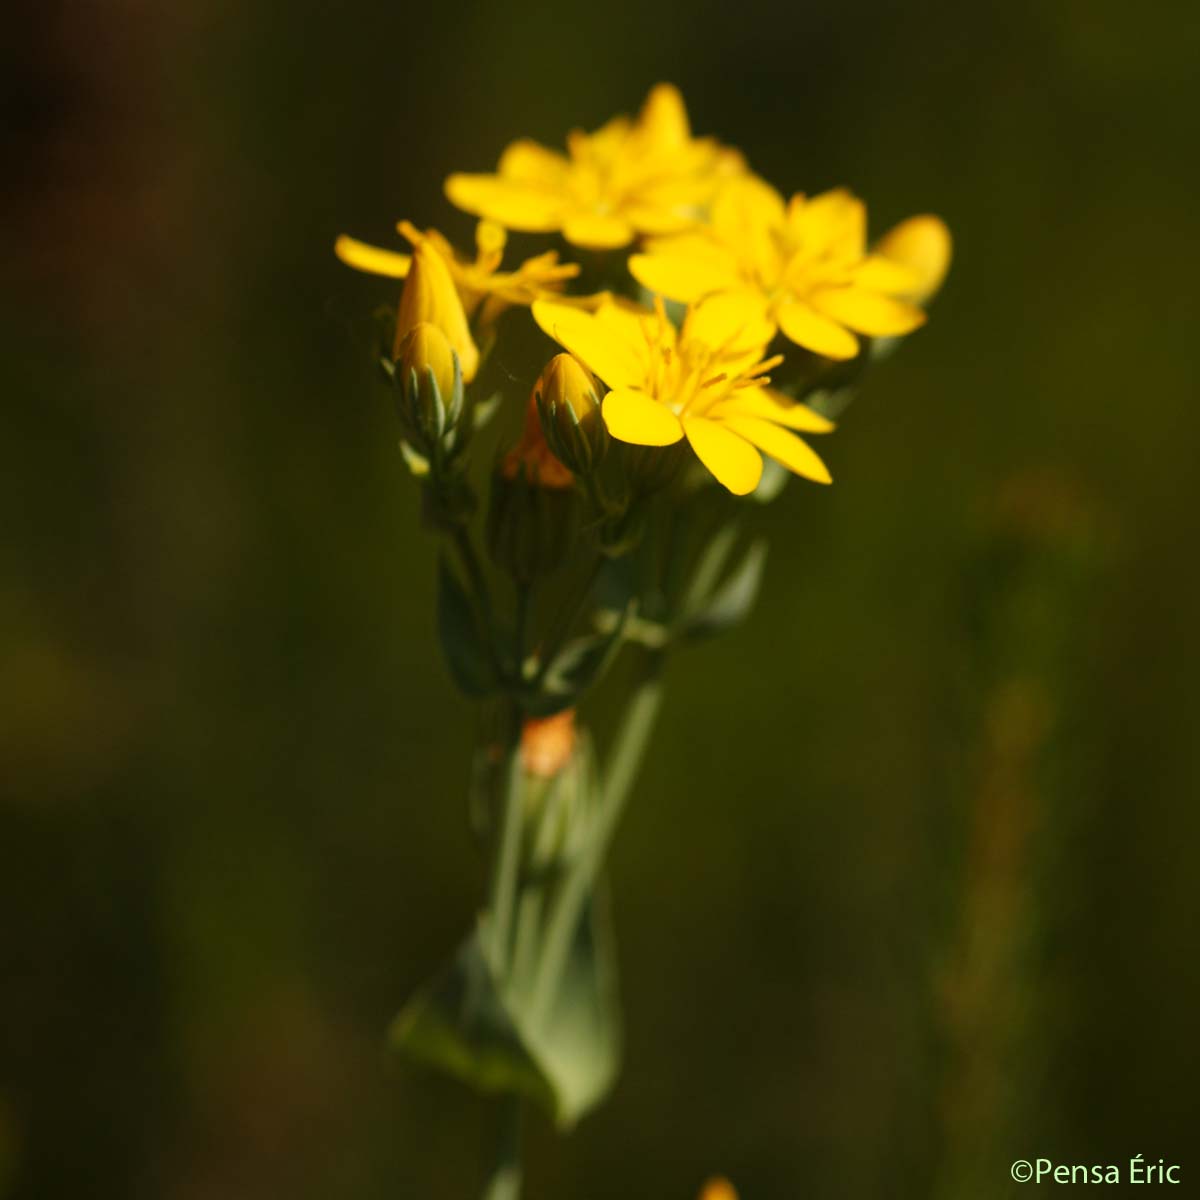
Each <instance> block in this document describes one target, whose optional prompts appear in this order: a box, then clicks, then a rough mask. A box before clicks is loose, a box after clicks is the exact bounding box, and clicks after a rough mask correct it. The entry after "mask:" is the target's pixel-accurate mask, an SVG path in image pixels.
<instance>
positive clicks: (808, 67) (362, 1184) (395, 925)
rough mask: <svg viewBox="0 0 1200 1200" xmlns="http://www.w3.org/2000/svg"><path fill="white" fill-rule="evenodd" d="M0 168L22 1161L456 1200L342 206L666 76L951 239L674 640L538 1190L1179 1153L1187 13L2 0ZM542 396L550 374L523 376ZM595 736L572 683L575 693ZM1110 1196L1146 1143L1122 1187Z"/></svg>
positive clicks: (801, 1183) (420, 650) (450, 804)
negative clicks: (622, 1049) (918, 323)
mask: <svg viewBox="0 0 1200 1200" xmlns="http://www.w3.org/2000/svg"><path fill="white" fill-rule="evenodd" d="M6 25H7V26H8V27H9V29H8V31H9V33H10V35H11V36H10V37H9V38H7V39H6V41H5V48H4V50H3V72H2V75H0V79H2V83H0V89H2V90H3V94H4V142H5V144H4V147H3V161H4V171H5V176H6V182H7V184H8V186H7V187H6V188H5V189H4V190H3V195H2V197H0V216H2V219H3V228H4V238H5V243H6V249H5V253H4V263H5V268H6V275H7V282H6V286H5V288H4V293H3V297H2V299H0V305H2V306H3V319H2V320H0V380H3V397H4V400H3V404H2V405H0V503H2V506H3V511H4V513H5V515H6V519H5V521H4V529H5V533H4V538H3V550H2V551H0V571H2V574H0V647H2V649H0V681H2V686H0V706H2V708H0V713H2V716H0V913H2V914H3V915H2V916H0V1196H2V1197H4V1198H5V1200H7V1198H9V1197H12V1198H20V1200H26V1198H28V1200H33V1198H35V1197H37V1198H42V1197H47V1198H49V1197H69V1196H70V1197H78V1196H83V1195H86V1196H89V1197H122V1198H139V1197H168V1198H171V1200H207V1198H209V1197H212V1198H214V1200H215V1198H218V1197H219V1198H221V1200H236V1198H239V1197H265V1196H290V1197H332V1196H337V1197H345V1198H347V1200H350V1198H362V1200H370V1198H373V1197H381V1198H382V1197H389V1198H390V1197H421V1198H424V1197H448V1198H449V1197H459V1196H472V1195H474V1194H475V1190H476V1188H477V1185H478V1180H479V1176H480V1170H481V1167H482V1164H483V1163H484V1162H485V1160H486V1158H487V1155H488V1153H489V1149H490V1144H491V1139H492V1136H493V1122H494V1114H493V1110H492V1107H491V1105H489V1104H487V1103H486V1102H483V1101H481V1100H477V1099H476V1098H474V1097H473V1096H471V1095H469V1094H467V1093H466V1092H465V1091H463V1090H461V1089H460V1088H458V1086H457V1085H455V1084H453V1083H451V1082H449V1081H445V1080H443V1079H441V1078H438V1077H435V1076H433V1075H430V1074H426V1073H422V1072H419V1071H415V1072H405V1071H400V1072H396V1071H395V1070H394V1069H392V1067H390V1066H389V1064H388V1063H387V1062H386V1060H385V1056H384V1054H383V1052H382V1045H381V1043H382V1032H383V1030H384V1028H385V1026H386V1023H387V1022H388V1020H389V1019H390V1017H391V1016H392V1014H393V1013H394V1011H395V1010H396V1009H397V1008H398V1007H399V1005H400V1003H401V1002H402V1001H403V1000H404V999H405V997H406V996H407V995H408V994H409V993H410V992H411V991H412V990H413V988H414V987H415V986H417V985H418V984H419V983H420V982H421V981H422V980H423V979H424V978H425V977H426V976H427V975H428V974H429V973H430V972H431V971H432V970H433V969H434V968H435V967H436V966H437V964H438V963H439V962H440V961H441V960H442V959H443V957H444V956H445V954H446V951H447V950H448V948H449V947H450V946H451V945H452V944H453V943H454V942H455V941H456V940H457V938H458V937H459V935H460V934H461V933H462V931H464V930H465V929H466V928H467V926H468V924H469V923H470V921H471V919H472V914H473V912H474V910H475V907H476V905H477V904H478V902H479V899H480V896H481V889H482V875H483V863H482V862H481V859H480V854H479V850H478V848H477V846H476V845H475V843H474V841H473V840H472V837H471V834H470V831H469V828H468V822H467V818H466V813H465V810H464V799H463V798H464V795H465V789H466V781H467V774H468V756H469V751H470V748H471V744H472V737H473V732H474V731H473V724H472V720H471V718H470V716H469V714H467V713H466V711H465V710H464V707H463V705H462V703H461V702H460V701H459V699H458V698H457V696H456V695H455V694H454V692H453V691H452V688H451V685H450V684H449V682H448V680H447V677H446V675H445V673H444V671H443V669H442V666H441V664H440V663H439V661H438V659H437V652H436V647H435V643H434V639H433V637H432V636H431V632H432V617H431V611H432V581H431V565H432V562H433V555H434V551H433V547H432V545H431V542H430V539H429V537H428V536H427V535H426V534H425V533H424V532H422V531H421V529H420V528H419V525H418V522H417V519H416V516H415V512H414V505H413V500H414V490H413V487H412V484H411V481H410V480H409V479H407V478H406V472H405V471H404V469H403V467H402V464H401V461H400V459H399V456H398V454H397V452H396V430H395V426H394V422H393V418H392V415H391V413H390V412H389V409H388V404H387V401H386V398H385V397H384V395H383V394H382V392H381V391H380V390H379V389H378V388H377V387H376V386H375V384H374V381H373V377H372V372H371V367H370V362H369V354H368V340H369V338H368V329H369V324H370V320H369V317H370V311H371V309H372V308H373V307H374V306H375V305H376V304H378V303H380V302H381V301H384V300H387V299H389V298H391V296H392V293H391V291H390V288H389V287H388V286H387V285H386V284H384V283H383V282H381V281H375V280H370V279H367V278H366V277H363V276H357V275H354V274H353V273H351V272H349V271H347V270H346V269H345V268H343V267H342V266H341V265H340V264H338V263H337V262H336V261H335V260H334V258H333V255H332V253H331V245H332V241H333V238H334V236H335V235H336V234H337V233H338V232H340V231H343V230H345V231H349V232H353V233H355V234H357V235H359V236H361V237H365V238H368V239H372V240H377V241H386V240H387V238H388V237H389V234H390V230H391V228H392V222H393V221H394V220H395V219H396V218H397V217H400V216H409V217H412V218H414V219H415V220H417V221H418V223H421V224H426V223H433V224H437V225H438V226H440V227H442V228H443V229H445V230H446V231H447V232H449V233H451V234H452V235H453V236H456V237H458V238H460V239H464V240H466V239H469V236H470V231H471V224H470V222H469V221H468V220H467V219H466V218H464V217H462V216H461V215H457V214H454V213H453V212H451V211H450V210H449V207H448V205H447V204H446V202H445V201H444V200H443V199H442V197H441V192H440V181H441V179H442V177H443V176H444V175H445V174H446V173H448V172H449V171H451V170H453V169H460V168H466V169H486V168H487V167H488V166H490V165H491V163H492V162H493V161H494V159H495V156H496V155H497V153H498V152H499V150H500V148H501V147H502V146H503V144H504V143H505V142H506V141H507V140H508V139H509V138H511V137H512V136H515V135H517V134H521V133H525V134H530V135H533V136H536V137H539V138H541V139H542V140H545V141H548V142H557V141H558V140H559V139H560V138H561V136H562V134H563V132H564V131H565V130H566V129H567V128H568V127H569V126H571V125H575V124H580V125H585V126H595V125H597V124H599V123H600V122H601V121H602V120H604V119H605V118H606V117H608V116H609V115H610V114H611V113H613V112H616V111H622V110H630V109H633V108H635V107H636V106H637V105H638V104H639V103H640V101H641V98H642V96H643V95H644V93H645V91H646V89H647V88H648V87H649V85H650V84H652V83H654V82H655V81H657V80H659V79H668V80H672V81H674V82H676V83H678V84H679V85H680V86H681V87H682V88H683V89H684V92H685V94H686V96H687V98H688V101H689V105H690V108H691V111H692V116H693V122H694V125H695V127H696V128H697V130H698V131H700V132H705V133H715V134H718V135H720V136H721V137H722V138H724V139H725V140H728V141H732V142H736V143H738V144H740V145H741V146H742V147H743V148H744V150H745V152H746V153H747V155H748V157H749V159H750V161H751V162H752V163H753V164H754V165H755V166H756V167H757V168H758V169H759V170H760V171H761V172H762V173H763V174H765V175H766V176H768V177H769V178H771V179H772V180H773V181H775V182H776V183H777V184H778V185H780V186H781V187H783V188H785V189H787V190H791V189H805V190H809V191H814V190H818V189H820V188H822V187H826V186H830V185H833V184H835V183H846V184H849V185H850V186H852V187H853V188H855V189H856V190H857V191H859V192H860V193H861V194H862V195H864V196H865V197H867V198H868V200H869V203H870V205H871V213H872V220H873V227H874V229H875V230H876V231H882V230H883V229H885V228H886V227H888V226H889V225H890V224H892V223H893V222H894V221H896V220H898V219H899V218H901V217H903V216H906V215H908V214H909V213H911V212H916V211H924V210H934V211H938V212H940V213H941V214H943V215H944V216H945V217H946V219H947V220H948V221H949V223H950V224H951V226H952V227H953V229H954V232H955V235H956V239H957V245H956V249H957V258H956V262H955V265H954V269H953V272H952V274H951V277H950V280H949V283H948V285H947V286H946V288H945V290H944V292H943V294H942V295H941V297H940V298H939V300H938V301H937V303H936V305H935V308H934V311H933V319H932V320H931V322H930V324H929V326H928V328H927V329H926V330H924V331H922V332H921V333H920V334H918V335H916V336H915V337H913V338H912V339H911V340H910V341H909V342H908V344H906V345H905V346H904V347H903V349H902V350H901V352H900V353H899V354H898V355H896V356H895V357H894V358H893V359H891V360H890V361H889V362H888V363H886V364H885V365H883V366H882V367H881V368H880V369H879V370H878V371H876V372H875V373H874V374H873V375H872V377H871V379H870V381H869V383H868V386H867V388H866V390H865V392H864V394H863V395H862V396H861V398H860V399H859V401H858V402H857V403H856V405H855V406H854V407H853V408H852V409H851V410H850V411H849V413H848V414H847V416H846V419H845V420H844V422H843V424H842V426H841V428H840V430H839V432H838V433H837V435H836V436H835V437H834V438H833V439H831V440H829V441H828V442H826V443H825V444H824V445H823V447H822V448H823V450H824V451H827V452H828V458H829V461H830V463H831V465H832V468H833V471H834V474H835V475H836V477H837V479H838V483H837V485H836V486H835V487H833V488H832V489H818V488H814V487H810V486H804V485H795V486H793V487H791V488H790V489H789V491H788V492H787V493H786V495H785V497H784V498H783V499H782V500H781V501H780V502H779V503H777V504H776V505H774V506H773V507H772V508H771V509H770V510H766V511H764V512H762V513H760V514H758V516H757V518H756V519H757V520H758V522H759V524H760V526H761V527H762V528H763V529H765V530H766V531H767V532H769V533H770V535H771V537H772V540H773V547H774V549H773V557H772V561H771V563H770V567H769V575H768V582H767V585H766V589H765V592H764V594H763V596H762V598H761V602H760V607H759V610H758V611H757V613H756V615H755V618H754V620H753V621H752V622H751V623H750V625H749V626H747V627H745V628H744V629H742V630H741V631H739V632H737V633H736V634H735V635H733V636H732V637H730V638H728V639H726V640H725V641H723V642H719V643H713V644H711V645H708V646H706V647H704V648H703V649H698V650H696V651H695V652H694V653H692V654H690V655H688V656H687V657H683V658H680V659H679V660H678V661H677V662H676V663H675V664H674V665H673V667H672V688H673V691H674V696H673V698H672V700H671V702H670V703H669V706H668V708H667V711H666V714H665V718H664V721H663V724H662V728H661V734H660V736H659V738H658V742H657V747H656V750H655V754H654V757H653V761H652V762H651V764H650V766H649V768H648V770H647V772H646V775H645V777H644V779H643V781H642V784H641V787H640V790H639V793H638V795H637V798H636V803H635V805H634V806H633V808H632V809H631V811H630V813H629V816H628V819H627V821H626V824H625V826H624V828H623V830H622V833H621V836H620V839H619V843H618V845H617V847H616V852H615V857H614V862H613V868H612V874H613V876H614V882H615V889H614V891H615V896H616V916H617V921H618V925H619V932H620V938H621V963H622V971H623V989H624V1000H625V1010H626V1020H627V1054H626V1062H625V1069H624V1074H623V1076H622V1079H621V1082H620V1084H619V1086H618V1088H617V1090H616V1092H615V1094H614V1095H613V1096H612V1098H611V1100H610V1101H609V1102H608V1103H607V1104H606V1105H605V1106H604V1107H603V1108H602V1109H601V1110H600V1111H599V1112H597V1113H596V1114H595V1115H594V1116H592V1117H590V1118H588V1119H586V1120H585V1122H584V1123H583V1124H582V1125H581V1127H580V1128H579V1129H578V1131H577V1132H576V1134H575V1135H574V1136H573V1137H572V1138H570V1139H569V1140H563V1139H561V1138H559V1137H558V1136H556V1135H555V1134H554V1133H553V1132H552V1131H551V1130H550V1129H549V1128H548V1127H547V1126H546V1125H545V1124H544V1123H540V1122H535V1124H534V1125H533V1127H532V1129H531V1133H530V1168H529V1185H528V1194H529V1196H530V1197H531V1198H532V1200H538V1198H540V1197H581V1198H588V1200H592V1198H594V1200H605V1198H616V1197H622V1198H624V1197H642V1196H644V1197H647V1198H649V1197H654V1198H655V1200H666V1198H668V1197H679V1198H685V1197H691V1196H693V1195H694V1194H695V1191H696V1188H697V1186H698V1185H699V1183H700V1181H701V1180H702V1179H703V1178H704V1177H705V1176H707V1175H708V1174H710V1173H715V1172H723V1173H727V1174H729V1175H730V1176H732V1177H733V1178H734V1179H735V1180H736V1181H737V1182H738V1183H739V1185H740V1187H741V1190H742V1193H743V1196H744V1197H745V1198H746V1200H792V1198H794V1197H797V1196H818V1197H882V1196H887V1197H921V1198H927V1197H939V1198H943V1197H944V1198H955V1200H957V1198H961V1197H964V1196H971V1197H989V1196H1005V1195H1010V1194H1012V1193H1013V1192H1014V1191H1016V1190H1018V1189H1017V1188H1016V1185H1014V1184H1012V1183H1011V1182H1010V1181H1009V1178H1008V1167H1009V1164H1010V1162H1011V1161H1012V1160H1013V1159H1015V1158H1029V1159H1032V1158H1035V1157H1038V1156H1045V1157H1050V1158H1052V1159H1053V1160H1054V1161H1056V1162H1066V1163H1073V1162H1087V1163H1092V1162H1099V1163H1108V1162H1116V1163H1125V1162H1127V1160H1128V1159H1129V1158H1130V1157H1131V1156H1132V1155H1134V1154H1137V1153H1141V1154H1143V1155H1145V1157H1146V1159H1147V1160H1149V1161H1151V1162H1156V1161H1157V1160H1158V1158H1159V1157H1160V1156H1161V1157H1165V1158H1166V1159H1167V1160H1168V1161H1169V1162H1170V1161H1175V1162H1181V1163H1182V1164H1183V1168H1184V1175H1185V1179H1186V1178H1188V1177H1192V1178H1195V1177H1196V1176H1197V1174H1200V1157H1197V1142H1196V1137H1195V1131H1196V1128H1197V1116H1198V1115H1200V1114H1198V1112H1197V1098H1196V1083H1195V1081H1196V1078H1197V1070H1198V1068H1200V1062H1198V1054H1197V1046H1198V1039H1197V1036H1196V1011H1197V1008H1198V1007H1200V972H1198V961H1200V960H1198V957H1197V953H1196V949H1197V931H1198V930H1200V887H1198V884H1197V878H1196V854H1197V839H1198V835H1200V818H1198V816H1197V799H1198V798H1200V788H1198V786H1197V785H1198V783H1200V769H1198V768H1200V738H1198V736H1197V733H1198V730H1197V700H1196V683H1195V681H1196V679H1197V677H1198V669H1200V645H1198V639H1197V635H1196V614H1197V612H1200V576H1198V572H1197V557H1196V552H1197V545H1198V544H1200V471H1198V470H1197V439H1198V437H1200V409H1198V407H1197V386H1196V385H1197V366H1196V363H1197V341H1196V336H1197V335H1196V329H1197V317H1198V311H1197V303H1196V287H1195V284H1196V280H1197V278H1200V238H1198V237H1197V224H1196V221H1197V217H1196V213H1197V208H1198V202H1200V170H1198V168H1197V165H1196V158H1195V149H1194V148H1195V146H1196V144H1197V140H1198V134H1200V121H1198V120H1197V114H1198V113H1200V75H1198V74H1197V72H1196V66H1195V64H1196V62H1197V57H1198V55H1200V17H1198V14H1197V9H1196V6H1195V5H1194V4H1191V3H1187V2H1186V0H1181V2H1179V3H1169V2H1165V0H1164V2H1162V3H1155V4H1150V5H1141V6H1133V7H1131V6H1129V5H1127V4H1123V3H1117V2H1116V0H1049V2H1046V0H1017V2H1015V3H1014V2H1012V0H1006V2H1003V3H993V2H991V0H984V2H982V3H979V4H973V5H968V6H964V5H962V4H959V3H952V2H951V0H936V2H934V3H930V4H920V5H914V4H903V5H901V4H890V3H887V4H885V3H868V2H865V0H836V2H831V0H805V2H803V3H795V4H778V5H770V4H764V3H759V2H756V0H744V2H742V3H739V4H737V5H730V4H728V3H727V2H726V0H721V2H716V0H692V3H688V4H684V3H681V2H678V0H655V2H654V3H649V4H637V5H634V4H624V3H615V2H606V3H597V4H590V5H584V4H573V5H565V6H564V5H545V6H543V5H539V4H537V3H534V2H533V0H508V2H506V3H504V4H483V3H480V4H477V5H475V6H473V7H465V8H464V7H454V6H452V5H449V4H444V5H440V6H437V5H421V6H417V5H409V4H405V3H402V2H400V3H382V2H380V0H345V2H343V3H342V4H339V5H336V6H334V5H328V4H324V3H319V2H317V0H296V2H294V3H291V4H286V5H285V4H281V3H278V2H273V0H243V2H242V3H238V4H232V3H226V4H221V3H216V4H203V3H198V2H196V0H181V2H178V3H173V4H153V3H146V2H142V0H95V2H93V3H89V4H67V3H63V2H45V0H42V2H39V3H36V4H35V3H33V2H32V0H27V2H25V3H20V2H19V3H18V4H17V6H16V10H15V11H14V12H13V13H12V14H11V16H10V17H9V18H7V19H6ZM522 386H524V385H522ZM597 717H598V719H599V720H600V722H601V723H603V721H604V719H605V713H604V710H603V705H601V710H600V711H599V712H598V714H597ZM1117 1190H1120V1189H1117Z"/></svg>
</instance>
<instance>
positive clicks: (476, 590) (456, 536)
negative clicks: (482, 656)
mask: <svg viewBox="0 0 1200 1200" xmlns="http://www.w3.org/2000/svg"><path fill="white" fill-rule="evenodd" d="M450 537H451V540H452V541H453V542H454V548H455V549H456V550H457V551H458V557H459V558H460V559H461V560H462V565H463V570H464V571H466V573H467V578H468V579H469V580H470V582H471V592H472V593H473V595H474V597H475V603H476V605H477V606H478V609H479V612H478V619H479V621H480V624H481V627H482V633H483V642H484V645H485V646H486V647H487V654H488V659H489V661H490V662H491V666H492V670H493V671H495V673H496V678H497V679H503V678H504V667H503V664H502V663H501V662H500V658H499V656H498V655H497V653H496V622H495V619H494V617H493V615H492V593H491V590H490V589H489V588H488V582H487V576H486V575H484V573H483V567H482V566H480V563H479V555H478V554H476V553H475V547H474V546H473V545H472V544H471V535H470V534H469V533H468V532H467V527H466V526H465V525H455V526H454V531H453V532H452V533H451V535H450Z"/></svg>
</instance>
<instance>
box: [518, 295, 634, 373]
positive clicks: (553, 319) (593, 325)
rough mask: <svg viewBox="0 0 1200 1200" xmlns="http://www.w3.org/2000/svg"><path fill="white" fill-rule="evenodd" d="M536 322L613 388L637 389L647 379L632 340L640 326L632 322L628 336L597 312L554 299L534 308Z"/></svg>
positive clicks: (541, 302)
mask: <svg viewBox="0 0 1200 1200" xmlns="http://www.w3.org/2000/svg"><path fill="white" fill-rule="evenodd" d="M533 319H534V320H535V321H536V322H537V323H538V325H539V326H540V328H541V329H542V331H543V332H544V333H547V334H549V335H550V337H552V338H553V339H554V340H555V341H556V342H558V344H559V345H560V346H562V347H563V349H564V350H569V351H570V352H571V353H572V354H573V355H575V357H576V358H577V359H579V360H580V362H582V363H584V364H585V365H586V366H587V367H588V368H589V369H590V370H591V371H592V372H593V373H594V374H596V375H599V376H600V378H601V379H603V380H604V382H605V383H607V384H608V386H609V387H612V388H618V387H637V386H639V385H640V384H642V383H643V382H644V380H645V368H644V366H643V364H642V359H641V357H640V355H639V353H638V350H637V347H635V346H634V345H633V344H631V339H632V336H633V335H634V333H635V332H636V331H637V328H638V327H637V325H636V324H635V323H631V332H630V335H629V336H628V337H627V336H624V335H623V333H622V331H621V330H620V329H618V328H617V327H616V326H615V325H610V324H606V323H605V322H604V321H601V320H598V319H597V317H596V315H595V314H594V313H589V312H585V311H584V310H583V309H580V308H575V307H572V306H571V305H567V304H558V303H555V302H554V301H552V300H538V301H535V303H534V305H533Z"/></svg>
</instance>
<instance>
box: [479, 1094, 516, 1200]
mask: <svg viewBox="0 0 1200 1200" xmlns="http://www.w3.org/2000/svg"><path fill="white" fill-rule="evenodd" d="M521 1115H522V1114H521V1101H520V1100H519V1099H518V1098H517V1097H516V1096H508V1097H506V1098H505V1099H504V1101H503V1105H502V1108H501V1112H500V1142H499V1145H498V1146H497V1149H496V1163H495V1166H494V1167H493V1168H492V1173H491V1175H490V1176H489V1177H488V1182H487V1187H486V1188H485V1189H484V1192H483V1200H518V1198H519V1197H520V1195H521Z"/></svg>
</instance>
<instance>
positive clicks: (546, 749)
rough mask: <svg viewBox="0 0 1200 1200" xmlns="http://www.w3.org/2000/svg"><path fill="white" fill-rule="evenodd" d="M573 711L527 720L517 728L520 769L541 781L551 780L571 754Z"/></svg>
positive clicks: (573, 726)
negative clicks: (519, 746) (518, 733)
mask: <svg viewBox="0 0 1200 1200" xmlns="http://www.w3.org/2000/svg"><path fill="white" fill-rule="evenodd" d="M575 739H576V733H575V710H574V709H573V708H567V709H564V710H563V711H562V712H560V713H555V714H554V716H552V717H531V718H529V719H528V720H527V721H526V722H525V723H524V725H522V726H521V766H522V767H524V769H525V770H526V771H527V772H528V773H529V774H530V775H537V776H538V777H539V778H541V779H553V778H554V777H555V776H556V775H557V774H558V773H559V772H560V771H561V770H562V769H563V767H565V766H566V765H567V763H569V762H570V761H571V755H572V754H574V753H575Z"/></svg>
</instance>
